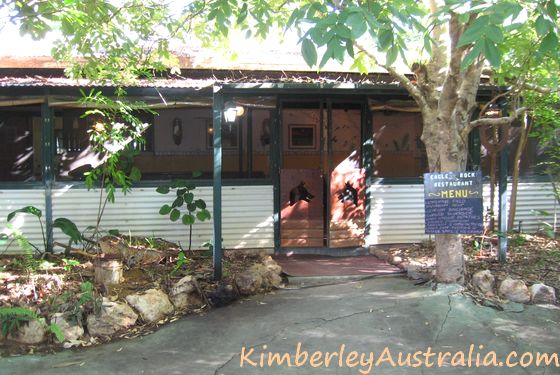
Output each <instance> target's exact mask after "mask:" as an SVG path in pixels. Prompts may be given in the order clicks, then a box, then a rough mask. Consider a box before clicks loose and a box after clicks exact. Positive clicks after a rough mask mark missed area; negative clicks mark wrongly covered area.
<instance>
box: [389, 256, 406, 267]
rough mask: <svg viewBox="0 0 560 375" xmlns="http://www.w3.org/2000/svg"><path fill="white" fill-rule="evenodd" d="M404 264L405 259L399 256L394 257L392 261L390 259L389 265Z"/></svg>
mask: <svg viewBox="0 0 560 375" xmlns="http://www.w3.org/2000/svg"><path fill="white" fill-rule="evenodd" d="M402 262H403V258H402V257H400V256H398V255H393V256H392V257H391V259H389V263H391V264H393V265H395V266H397V265H399V264H401V263H402Z"/></svg>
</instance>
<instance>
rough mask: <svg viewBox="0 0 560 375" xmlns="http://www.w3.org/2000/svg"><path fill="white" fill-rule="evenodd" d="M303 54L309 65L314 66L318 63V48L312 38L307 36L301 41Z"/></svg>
mask: <svg viewBox="0 0 560 375" xmlns="http://www.w3.org/2000/svg"><path fill="white" fill-rule="evenodd" d="M301 54H302V55H303V59H304V60H305V62H306V64H307V65H308V66H310V67H312V66H314V65H316V64H317V50H316V49H315V45H314V44H313V42H312V41H311V40H309V39H307V38H306V39H304V40H303V42H302V43H301Z"/></svg>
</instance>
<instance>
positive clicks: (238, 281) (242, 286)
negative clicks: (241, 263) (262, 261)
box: [234, 268, 263, 296]
mask: <svg viewBox="0 0 560 375" xmlns="http://www.w3.org/2000/svg"><path fill="white" fill-rule="evenodd" d="M234 281H235V285H237V289H238V290H239V293H241V294H242V295H245V296H250V295H253V294H256V293H258V292H259V290H260V289H261V287H262V285H263V278H262V275H261V274H260V272H258V271H257V270H255V269H253V268H251V269H249V270H247V271H245V272H243V273H240V274H237V275H235V278H234Z"/></svg>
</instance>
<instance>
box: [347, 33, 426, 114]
mask: <svg viewBox="0 0 560 375" xmlns="http://www.w3.org/2000/svg"><path fill="white" fill-rule="evenodd" d="M354 47H356V49H358V50H359V51H360V52H362V53H364V54H365V55H366V56H367V57H369V58H370V59H371V60H372V61H373V62H374V63H375V64H377V65H379V66H380V67H382V68H383V69H385V70H386V71H387V72H388V73H389V74H390V75H391V76H392V77H393V78H394V79H396V80H397V81H398V82H399V83H400V84H401V85H403V86H404V88H405V89H406V91H408V93H409V94H410V96H412V98H413V99H414V100H415V101H416V103H418V106H419V107H420V108H422V107H425V106H426V105H427V103H426V99H425V98H424V96H423V95H422V93H421V92H420V90H419V89H418V87H416V86H414V84H413V83H412V82H411V81H410V79H408V77H407V76H406V75H404V74H403V73H400V72H398V71H397V70H396V69H395V68H393V67H391V66H388V65H383V64H379V62H378V61H377V58H376V57H375V55H374V54H373V53H371V52H370V51H368V50H367V49H366V48H365V47H364V46H362V45H361V44H360V43H358V42H357V41H354Z"/></svg>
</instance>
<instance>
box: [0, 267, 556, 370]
mask: <svg viewBox="0 0 560 375" xmlns="http://www.w3.org/2000/svg"><path fill="white" fill-rule="evenodd" d="M449 291H450V290H449V289H448V290H447V291H446V290H442V289H440V290H438V291H436V292H434V291H432V290H431V289H430V288H429V287H426V286H414V285H412V283H411V282H409V281H408V280H405V279H404V278H400V277H386V278H377V279H368V280H362V281H347V282H344V283H342V284H337V285H327V286H318V287H309V288H303V289H297V290H282V291H277V292H276V293H274V294H271V295H266V296H258V297H253V298H250V299H247V300H244V301H241V302H238V303H236V304H234V305H231V306H228V307H225V308H222V309H217V310H214V311H212V312H209V313H208V314H206V315H203V316H189V317H186V318H184V319H182V320H180V321H177V322H175V323H173V324H170V325H168V326H166V327H164V328H163V329H160V330H159V331H157V332H156V333H154V334H151V335H148V336H145V337H142V338H137V339H133V340H125V341H119V342H115V343H112V344H108V345H104V346H99V347H95V348H90V349H87V350H81V351H66V352H62V353H59V354H56V355H47V356H24V357H13V358H2V359H0V374H2V375H4V374H6V375H7V374H21V375H24V374H25V375H33V374H37V375H38V374H41V375H46V374H57V375H63V374H107V375H112V374H188V375H190V374H193V375H206V374H209V375H212V374H214V375H216V374H225V375H230V374H244V375H245V374H266V375H268V374H272V375H274V374H370V373H371V374H440V373H441V374H456V373H457V374H508V375H513V374H559V373H560V367H555V366H554V364H552V365H551V366H544V365H543V364H541V366H540V367H535V364H534V361H535V359H536V352H549V353H552V352H554V351H559V349H560V323H559V322H560V310H558V309H555V308H544V307H537V306H528V307H526V309H525V311H523V312H520V313H515V312H499V311H496V310H494V309H490V308H485V307H478V306H476V305H474V304H473V303H472V302H471V301H470V300H469V299H467V298H465V297H463V296H461V295H457V294H452V295H449V293H448V292H449ZM298 343H301V344H300V347H299V356H297V355H296V354H297V353H298V351H297V349H298V347H297V345H298ZM471 344H472V345H473V346H472V347H471V351H472V354H471V356H470V358H471V362H470V364H471V367H470V368H469V367H467V366H468V364H469V348H470V345H471ZM479 345H483V348H482V349H481V348H480V346H479ZM386 348H387V349H386ZM428 348H431V352H435V353H437V352H438V351H442V352H450V353H451V354H448V355H446V356H445V357H442V358H440V362H441V367H440V368H436V367H430V368H428V367H426V366H425V364H426V362H424V359H425V358H426V356H425V354H426V353H425V352H426V351H427V350H428ZM352 351H356V352H357V353H356V354H354V353H352ZM490 351H495V353H496V360H495V362H496V364H497V365H499V362H504V361H505V357H506V356H507V355H508V354H509V353H510V352H511V351H516V353H517V354H518V356H519V357H521V355H522V354H523V352H527V351H529V352H532V354H526V355H524V357H523V360H524V362H523V363H524V364H527V363H528V361H529V360H530V357H533V364H532V365H531V366H529V367H527V368H521V367H514V368H507V367H506V366H505V364H504V363H502V367H487V368H485V367H479V368H476V359H477V357H478V358H479V361H480V364H482V360H483V359H484V357H485V356H486V357H488V358H487V359H488V360H491V359H492V353H490V354H489V355H488V356H487V354H488V353H489V352H490ZM314 352H318V353H316V354H314ZM398 352H403V353H404V354H403V355H404V356H401V360H402V361H404V360H406V353H412V354H414V352H421V353H424V354H421V353H420V354H419V353H417V354H416V357H415V358H416V359H419V360H421V361H423V362H422V365H421V366H419V367H418V366H417V367H405V368H402V367H393V366H392V364H391V360H392V361H394V362H395V365H397V364H398V363H397V362H398V359H399V358H398ZM240 353H244V354H245V356H244V357H243V359H241V358H240ZM269 353H273V354H274V353H277V354H279V355H283V354H284V353H288V355H286V356H285V357H284V362H283V364H282V365H280V366H279V365H278V364H277V361H276V359H275V358H271V359H272V362H271V365H270V366H269V365H268V360H269V357H270V354H269ZM370 353H372V355H373V365H372V366H371V367H370V361H369V356H370ZM383 353H384V354H383ZM457 353H459V354H457ZM462 353H464V356H463V357H461V356H462V355H463V354H462ZM261 354H263V355H264V356H263V360H264V361H263V365H264V366H263V367H260V355H261ZM306 355H307V356H306ZM288 356H289V358H288ZM452 356H453V358H452ZM519 357H513V356H512V357H510V363H511V364H514V363H516V362H518V361H519ZM379 358H381V362H379V363H378V366H376V361H378V359H379ZM427 358H428V361H427V362H428V364H434V366H437V362H438V357H437V354H436V355H435V356H432V354H430V352H428V353H427ZM461 358H463V360H461ZM327 359H328V360H329V361H328V366H327ZM288 360H289V361H290V365H291V366H292V367H291V368H289V367H288V362H287V361H288ZM360 360H361V363H360ZM452 361H454V363H456V364H457V363H458V364H461V362H462V363H464V365H465V366H464V367H452V365H451V362H452ZM241 362H243V367H240V364H241ZM411 365H418V363H417V362H415V360H414V359H411Z"/></svg>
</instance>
